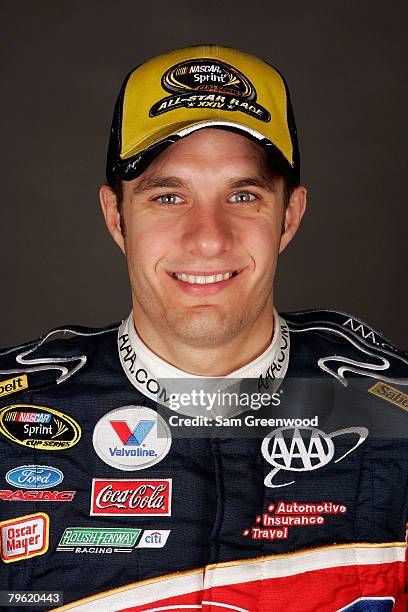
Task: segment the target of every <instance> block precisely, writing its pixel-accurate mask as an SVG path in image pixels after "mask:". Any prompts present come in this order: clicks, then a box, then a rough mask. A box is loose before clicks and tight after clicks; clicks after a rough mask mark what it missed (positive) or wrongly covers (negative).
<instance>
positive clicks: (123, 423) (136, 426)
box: [93, 406, 171, 471]
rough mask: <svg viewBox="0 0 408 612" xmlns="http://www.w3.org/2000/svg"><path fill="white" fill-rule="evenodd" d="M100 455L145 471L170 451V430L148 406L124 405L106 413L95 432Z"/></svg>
mask: <svg viewBox="0 0 408 612" xmlns="http://www.w3.org/2000/svg"><path fill="white" fill-rule="evenodd" d="M93 446H94V449H95V452H96V453H97V455H98V456H99V457H100V458H101V459H102V461H104V462H105V463H107V464H108V465H111V466H112V467H114V468H117V469H119V470H124V471H132V470H142V469H144V468H147V467H150V466H151V465H154V464H155V463H158V462H159V461H161V460H162V459H163V458H164V457H165V456H166V455H167V453H168V452H169V450H170V446H171V433H170V430H169V427H168V425H167V423H166V422H165V421H164V419H163V418H162V417H161V416H160V415H159V414H157V412H155V411H154V410H152V409H151V408H146V406H123V407H121V408H115V410H111V411H110V412H108V413H107V414H105V415H104V416H103V417H102V418H101V419H99V421H98V422H97V424H96V426H95V429H94V434H93Z"/></svg>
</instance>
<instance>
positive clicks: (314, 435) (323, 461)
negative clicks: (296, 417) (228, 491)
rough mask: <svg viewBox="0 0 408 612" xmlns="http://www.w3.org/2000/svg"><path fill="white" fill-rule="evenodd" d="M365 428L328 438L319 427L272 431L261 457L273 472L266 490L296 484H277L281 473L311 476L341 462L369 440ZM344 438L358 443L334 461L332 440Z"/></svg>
mask: <svg viewBox="0 0 408 612" xmlns="http://www.w3.org/2000/svg"><path fill="white" fill-rule="evenodd" d="M368 433H369V432H368V429H367V428H366V427H348V428H346V429H339V430H338V431H333V432H332V433H330V434H326V433H325V432H324V431H322V430H321V429H317V428H316V427H280V428H279V429H274V430H273V431H271V432H270V433H269V434H268V435H267V436H266V437H265V438H264V440H263V442H262V447H261V451H262V455H263V457H264V459H265V460H266V461H267V462H268V463H270V464H271V465H272V466H273V467H274V469H273V470H271V471H270V472H269V474H268V475H267V476H266V477H265V480H264V484H265V486H266V487H272V488H279V487H286V486H288V485H291V484H294V482H295V481H294V480H291V481H289V482H288V481H285V482H282V483H278V482H277V481H276V480H275V481H274V478H275V476H277V474H278V472H280V471H281V470H284V471H288V472H310V471H312V470H317V469H319V468H321V467H323V466H325V465H327V464H328V463H330V462H331V461H332V460H333V459H334V463H338V462H339V461H342V459H344V458H345V457H347V455H349V454H350V453H352V452H353V451H354V450H355V449H356V448H357V447H358V446H360V444H363V442H364V441H365V439H366V438H367V436H368ZM343 435H353V436H357V441H356V442H355V443H354V444H351V445H350V448H349V449H348V450H347V451H346V452H345V453H343V454H342V455H341V456H340V457H337V458H335V445H334V442H333V438H336V437H338V436H343Z"/></svg>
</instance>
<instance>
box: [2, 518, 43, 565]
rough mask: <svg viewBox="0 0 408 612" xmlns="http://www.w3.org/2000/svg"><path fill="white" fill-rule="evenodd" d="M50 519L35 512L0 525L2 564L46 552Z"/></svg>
mask: <svg viewBox="0 0 408 612" xmlns="http://www.w3.org/2000/svg"><path fill="white" fill-rule="evenodd" d="M49 529H50V519H49V516H48V514H44V513H43V512H37V513H36V514H27V515H25V516H19V517H17V518H13V519H8V520H7V521H2V522H1V523H0V539H1V558H2V560H3V561H4V563H12V562H13V561H22V560H23V559H29V558H31V557H36V556H38V555H43V554H44V553H46V552H47V550H48V541H49Z"/></svg>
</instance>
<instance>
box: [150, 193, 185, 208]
mask: <svg viewBox="0 0 408 612" xmlns="http://www.w3.org/2000/svg"><path fill="white" fill-rule="evenodd" d="M155 201H156V202H158V203H159V204H164V206H166V205H167V206H171V205H173V204H181V203H182V202H183V199H182V198H180V196H178V195H176V194H175V193H165V194H164V195H160V196H158V197H157V198H155Z"/></svg>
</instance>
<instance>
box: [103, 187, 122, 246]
mask: <svg viewBox="0 0 408 612" xmlns="http://www.w3.org/2000/svg"><path fill="white" fill-rule="evenodd" d="M99 200H100V203H101V207H102V212H103V216H104V218H105V223H106V227H107V228H108V230H109V232H110V234H111V236H112V238H113V239H114V241H115V242H116V244H117V245H118V246H119V248H120V249H121V251H122V252H123V253H125V243H124V239H123V235H122V229H121V225H120V214H119V208H118V202H117V199H116V195H115V193H114V191H113V189H112V188H111V187H109V185H102V187H101V188H100V190H99Z"/></svg>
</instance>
